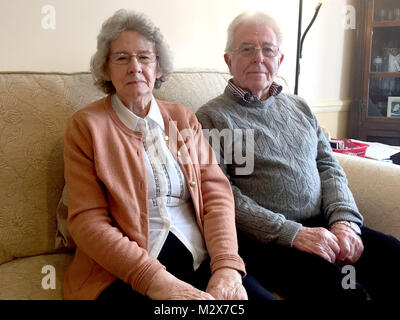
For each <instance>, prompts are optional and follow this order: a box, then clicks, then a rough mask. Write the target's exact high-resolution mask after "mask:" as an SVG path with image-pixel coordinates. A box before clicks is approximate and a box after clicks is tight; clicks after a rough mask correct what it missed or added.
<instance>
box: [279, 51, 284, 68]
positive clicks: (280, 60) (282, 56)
mask: <svg viewBox="0 0 400 320" xmlns="http://www.w3.org/2000/svg"><path fill="white" fill-rule="evenodd" d="M283 58H285V55H284V54H283V53H281V56H280V57H279V65H281V63H282V61H283Z"/></svg>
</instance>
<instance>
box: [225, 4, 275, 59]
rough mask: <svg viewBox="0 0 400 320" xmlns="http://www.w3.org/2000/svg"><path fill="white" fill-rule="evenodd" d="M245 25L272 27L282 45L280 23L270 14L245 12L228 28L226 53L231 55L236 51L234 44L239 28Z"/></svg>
mask: <svg viewBox="0 0 400 320" xmlns="http://www.w3.org/2000/svg"><path fill="white" fill-rule="evenodd" d="M244 23H257V24H264V25H266V26H268V27H270V28H271V29H272V30H273V31H274V32H275V35H276V38H277V40H278V45H281V44H282V41H283V34H282V32H281V29H280V26H279V24H278V22H277V21H276V20H275V19H274V18H272V17H271V16H270V15H269V14H268V13H266V12H264V11H255V12H250V11H244V12H242V13H241V14H239V15H238V16H237V17H236V18H235V19H233V20H232V22H231V23H230V25H229V27H228V37H227V41H226V47H225V53H228V54H229V53H230V52H231V51H232V49H234V48H232V44H233V39H234V37H235V32H236V30H237V28H238V27H239V26H241V25H242V24H244Z"/></svg>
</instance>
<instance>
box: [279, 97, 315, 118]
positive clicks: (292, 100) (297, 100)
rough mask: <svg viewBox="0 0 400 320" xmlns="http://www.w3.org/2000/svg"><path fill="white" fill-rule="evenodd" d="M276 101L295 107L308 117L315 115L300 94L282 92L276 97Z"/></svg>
mask: <svg viewBox="0 0 400 320" xmlns="http://www.w3.org/2000/svg"><path fill="white" fill-rule="evenodd" d="M275 99H276V101H277V102H278V103H280V104H282V105H285V106H288V107H290V108H291V107H295V108H297V109H299V110H300V111H301V112H302V113H304V114H305V115H307V116H308V117H313V112H312V110H311V108H310V106H309V105H308V103H307V101H306V100H305V99H304V98H303V97H300V96H298V95H295V94H291V93H280V94H279V95H277V96H276V97H275Z"/></svg>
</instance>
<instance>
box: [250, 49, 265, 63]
mask: <svg viewBox="0 0 400 320" xmlns="http://www.w3.org/2000/svg"><path fill="white" fill-rule="evenodd" d="M253 61H254V62H256V63H261V62H263V61H264V56H263V54H262V49H261V48H255V52H254V56H253Z"/></svg>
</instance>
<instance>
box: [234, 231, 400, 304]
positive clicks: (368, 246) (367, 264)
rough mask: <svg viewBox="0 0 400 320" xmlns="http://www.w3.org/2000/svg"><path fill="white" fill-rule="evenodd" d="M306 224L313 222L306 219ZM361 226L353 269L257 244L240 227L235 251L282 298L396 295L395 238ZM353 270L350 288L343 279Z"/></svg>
mask: <svg viewBox="0 0 400 320" xmlns="http://www.w3.org/2000/svg"><path fill="white" fill-rule="evenodd" d="M304 225H307V224H304ZM307 226H310V227H311V226H316V225H315V224H314V223H309V224H308V225H307ZM320 226H321V225H320ZM361 231H362V236H361V238H362V241H363V244H364V251H363V254H362V255H361V257H360V259H359V260H358V261H357V262H356V263H355V264H354V265H353V267H354V269H353V271H354V273H353V272H351V271H349V270H348V269H346V268H343V266H339V265H337V264H333V263H330V262H328V261H326V260H325V259H323V258H320V257H319V256H317V255H313V254H309V253H306V252H303V251H299V250H297V249H294V248H289V247H284V246H280V245H277V244H274V243H269V244H260V243H259V242H257V241H255V240H253V239H250V238H249V237H248V236H246V235H244V234H243V233H241V232H239V233H238V237H239V254H240V255H241V256H242V258H243V259H244V261H245V263H246V266H247V270H248V272H249V273H251V274H253V275H254V276H255V277H256V278H257V280H258V281H260V282H261V284H262V285H263V286H264V287H265V288H267V289H269V290H270V291H272V292H275V293H277V294H279V295H280V296H282V297H284V298H287V299H296V300H308V299H314V300H329V299H336V300H350V301H355V300H365V299H367V297H369V298H371V299H376V300H380V299H382V300H393V299H395V298H398V297H399V290H400V242H399V241H398V240H397V239H396V238H394V237H392V236H390V235H386V234H383V233H381V232H377V231H374V230H371V229H369V228H366V227H362V228H361ZM352 276H355V277H354V278H355V279H353V280H354V281H355V282H356V283H355V288H354V286H349V283H350V281H348V280H349V279H350V277H352ZM343 283H344V284H343ZM352 287H353V288H354V289H352Z"/></svg>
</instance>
